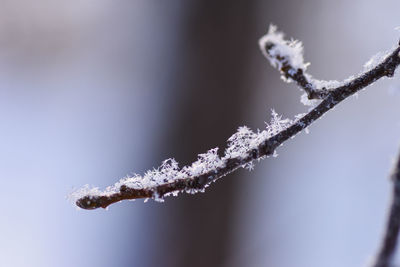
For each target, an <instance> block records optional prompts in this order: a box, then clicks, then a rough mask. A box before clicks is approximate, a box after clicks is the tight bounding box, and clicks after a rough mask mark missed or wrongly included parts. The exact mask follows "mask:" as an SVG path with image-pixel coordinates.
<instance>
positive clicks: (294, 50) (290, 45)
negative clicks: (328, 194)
mask: <svg viewBox="0 0 400 267" xmlns="http://www.w3.org/2000/svg"><path fill="white" fill-rule="evenodd" d="M284 36H285V34H284V33H283V32H279V31H277V27H276V26H275V25H272V24H271V25H270V26H269V30H268V33H267V34H266V35H264V36H263V37H261V39H260V40H259V46H260V49H261V51H262V53H263V54H264V56H265V57H266V58H267V59H268V60H269V62H270V63H271V65H272V66H273V67H275V68H281V67H282V61H281V60H277V59H276V56H279V57H283V58H284V60H283V61H286V62H288V63H289V64H290V65H291V66H292V67H293V68H295V69H303V70H306V69H307V66H308V65H309V63H305V62H304V58H303V44H302V43H301V42H300V41H298V40H294V39H292V40H290V41H288V40H285V39H284ZM268 44H273V45H274V46H273V47H272V48H271V49H269V51H268V53H269V54H268V53H267V51H266V50H265V47H266V46H268Z"/></svg>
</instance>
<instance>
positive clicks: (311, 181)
mask: <svg viewBox="0 0 400 267" xmlns="http://www.w3.org/2000/svg"><path fill="white" fill-rule="evenodd" d="M398 10H400V2H399V1H398V0H392V1H389V0H387V1H384V0H382V1H365V0H353V1H344V0H337V1H311V0H310V1H306V0H303V1H289V0H279V1H278V0H274V1H272V0H271V1H261V0H247V1H228V0H220V1H183V0H169V1H154V0H146V1H145V0H135V1H123V0H116V1H104V0H96V1H94V0H86V1H60V0H37V1H28V0H18V1H15V0H0V132H1V141H0V148H1V149H0V175H1V179H0V188H1V189H0V190H1V191H0V207H1V211H2V212H1V214H2V215H1V220H0V258H1V260H0V265H1V266H7V267H8V266H17V267H19V266H40V267H53V266H58V267H63V266H68V267H70V266H75V267H81V266H82V267H83V266H85V267H87V266H96V267H102V266H121V267H124V266H178V267H179V266H185V267H186V266H233V267H236V266H237V267H241V266H250V267H258V266H274V267H291V266H293V267H295V266H296V267H299V266H305V267H309V266H328V267H329V266H332V267H333V266H335V267H336V266H342V267H345V266H349V267H350V266H365V265H366V264H368V262H369V261H370V260H371V259H372V258H373V256H374V254H375V251H376V249H377V247H378V244H379V240H380V236H381V234H382V231H383V226H384V223H385V215H386V212H387V206H388V203H389V200H390V182H389V179H388V174H389V171H390V168H391V162H392V160H393V158H394V157H395V155H396V151H397V147H398V144H399V141H400V120H399V114H400V105H399V103H400V94H399V93H397V92H398V90H397V88H398V87H399V86H400V81H399V76H395V78H394V79H393V80H385V81H379V82H378V83H376V84H375V85H373V86H371V87H370V88H368V89H367V90H366V91H365V92H364V91H363V92H361V93H360V94H359V97H358V98H356V97H351V98H350V99H348V100H346V101H345V102H344V103H342V104H341V105H339V106H338V107H337V108H335V110H334V111H332V112H330V113H329V114H327V115H326V116H324V117H323V118H322V119H320V120H319V121H318V122H316V123H315V125H313V126H311V128H310V131H311V133H310V134H308V135H306V134H303V133H302V134H300V135H299V136H297V137H296V138H295V139H294V140H290V141H288V142H287V143H286V144H285V145H284V146H283V147H282V148H279V150H278V154H279V157H277V158H271V159H267V160H264V161H262V162H261V163H260V164H257V166H256V169H255V170H254V171H253V172H248V171H245V170H240V171H238V172H237V173H235V174H234V175H230V176H228V177H225V178H224V179H221V180H220V181H218V182H217V183H215V184H213V185H212V186H211V187H210V188H209V189H208V190H207V191H206V192H205V193H204V194H197V195H193V196H192V195H181V196H180V197H178V198H167V199H166V202H165V203H163V204H160V203H155V202H153V201H149V202H147V203H143V202H142V201H135V202H123V203H118V204H115V205H113V206H111V207H110V208H109V210H107V211H105V210H94V211H84V210H76V209H75V207H74V206H73V205H72V204H71V203H70V202H69V201H68V199H67V197H68V195H69V194H70V193H71V192H72V191H73V190H74V189H77V188H79V187H81V186H83V185H84V184H87V183H88V184H91V185H96V186H99V187H101V188H104V187H106V186H108V185H111V184H113V183H114V182H115V181H117V180H118V179H119V178H121V177H124V176H125V175H126V174H129V173H132V172H137V173H143V172H144V171H146V170H147V169H150V168H152V167H156V166H158V165H159V164H160V162H161V161H162V160H164V159H166V158H168V157H175V158H176V160H177V161H178V162H180V163H181V165H184V164H188V163H190V162H191V161H193V160H195V159H196V155H197V154H198V153H202V152H205V151H207V150H208V149H210V148H213V147H216V146H219V147H221V148H223V147H224V144H225V140H226V139H227V138H228V137H229V136H230V135H231V134H232V133H233V132H234V131H235V130H236V129H237V127H238V126H241V125H247V126H250V127H251V128H253V129H256V128H262V127H264V121H269V117H270V115H269V111H270V109H271V108H275V109H276V110H277V112H278V113H279V114H283V116H284V117H290V118H292V117H293V116H294V115H296V114H298V113H302V112H305V111H307V107H304V106H302V104H301V103H300V102H299V97H300V95H301V91H300V90H298V89H297V88H296V86H294V85H292V84H284V83H283V82H282V81H281V80H280V78H279V74H278V73H277V71H276V70H274V69H272V67H270V66H269V64H268V63H267V61H266V60H265V59H264V58H263V56H262V55H261V53H260V52H259V49H258V43H257V42H258V38H259V37H261V36H262V35H263V34H264V33H265V32H266V30H267V28H268V25H269V23H274V24H277V25H278V27H279V28H280V29H281V30H283V31H284V32H286V34H287V35H288V36H289V37H294V38H297V39H300V40H302V41H303V43H304V45H305V58H306V60H307V61H310V62H312V65H311V66H310V68H309V70H310V73H312V74H313V75H314V76H315V77H317V78H321V79H338V80H342V79H345V78H347V77H348V76H350V75H352V74H356V73H358V72H359V71H360V70H361V68H362V65H363V64H364V63H365V62H366V61H367V60H368V59H369V58H370V57H371V56H372V55H374V54H375V53H377V52H379V51H382V50H386V49H389V48H390V47H391V46H393V45H394V44H396V43H397V42H398V39H399V35H400V33H399V32H398V31H395V30H394V28H395V27H396V26H400V17H399V15H398ZM399 262H400V261H399Z"/></svg>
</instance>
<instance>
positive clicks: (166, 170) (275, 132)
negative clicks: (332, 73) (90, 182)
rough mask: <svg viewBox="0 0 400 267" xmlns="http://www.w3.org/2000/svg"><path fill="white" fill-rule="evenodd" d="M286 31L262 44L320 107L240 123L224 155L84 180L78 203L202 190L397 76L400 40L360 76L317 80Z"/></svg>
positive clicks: (88, 205) (212, 152)
mask: <svg viewBox="0 0 400 267" xmlns="http://www.w3.org/2000/svg"><path fill="white" fill-rule="evenodd" d="M283 36H284V35H283V33H280V32H278V31H277V30H276V27H275V26H271V27H270V29H269V32H268V33H267V34H266V35H265V36H264V37H262V38H261V39H260V46H261V49H262V51H263V53H264V55H265V56H266V57H267V59H268V60H269V61H270V63H271V64H272V65H273V66H274V67H276V68H278V69H279V70H280V72H281V73H282V76H283V78H284V79H285V80H286V81H289V82H290V81H295V82H297V84H298V85H299V86H300V87H301V88H302V89H303V90H304V91H305V92H306V94H307V96H308V98H309V99H318V100H320V101H321V102H320V103H319V104H318V105H317V106H316V107H314V108H313V109H312V110H311V111H309V112H308V113H306V114H304V115H300V116H296V119H294V120H290V119H282V118H281V116H279V115H278V114H277V113H276V112H275V111H273V112H272V120H271V122H270V123H269V124H267V127H266V128H265V129H264V130H262V131H260V130H258V131H257V132H253V131H252V130H250V129H249V128H247V127H245V126H244V127H240V128H239V129H238V131H237V132H236V133H235V134H233V135H232V136H231V137H230V138H229V139H228V148H227V149H226V150H225V153H224V156H222V157H220V156H219V155H218V153H217V151H218V148H214V149H211V150H209V151H207V152H206V153H204V154H200V155H199V156H198V159H197V161H195V162H193V163H192V164H191V165H188V166H184V167H182V168H180V167H179V166H178V163H177V162H176V161H175V160H174V159H167V160H165V161H164V162H163V163H162V165H161V166H160V167H159V168H157V169H153V170H150V171H148V172H146V173H145V174H144V175H143V176H139V175H135V176H133V177H126V178H123V179H121V180H120V181H119V182H117V183H116V184H114V185H113V186H110V187H108V188H106V190H105V191H100V190H99V189H98V188H89V186H85V187H84V188H82V189H80V190H78V191H76V192H75V193H73V195H72V197H73V198H74V199H76V202H75V203H76V205H77V206H78V207H80V208H83V209H96V208H100V207H102V208H106V207H107V206H109V205H110V204H112V203H115V202H119V201H121V200H127V199H138V198H146V199H147V198H152V199H154V200H156V201H163V200H164V197H166V196H169V195H174V196H176V195H177V194H178V193H181V192H187V193H192V194H193V193H197V192H203V191H204V190H205V188H207V187H208V186H209V185H210V184H211V183H212V182H215V181H216V180H218V179H219V178H221V177H223V176H225V175H227V174H229V173H231V172H233V171H235V170H237V169H238V168H248V169H252V168H253V164H254V162H255V161H259V160H261V159H263V158H265V157H268V156H271V155H274V153H275V150H276V148H277V147H278V146H280V145H282V144H283V143H284V142H285V141H286V140H288V139H290V138H292V137H294V136H295V135H296V134H297V133H299V132H301V131H302V130H304V129H306V128H307V127H308V126H309V125H310V124H311V123H313V122H314V121H315V120H317V119H318V118H320V117H321V116H322V115H323V114H324V113H326V112H327V111H329V110H330V109H332V108H333V107H334V106H335V105H337V104H338V103H340V102H341V101H342V100H344V99H345V98H347V97H349V96H350V95H352V94H354V93H356V92H357V91H359V90H361V89H363V88H365V87H366V86H368V85H370V84H372V83H373V82H375V81H376V80H378V79H380V78H382V77H385V76H386V77H392V76H393V74H394V71H395V69H396V68H397V66H398V65H399V64H400V57H399V52H400V47H399V46H397V47H395V48H393V49H392V51H391V52H389V53H386V54H384V56H381V57H380V61H378V62H376V60H374V61H373V63H370V64H369V65H368V69H367V70H365V71H364V73H362V74H360V75H358V76H357V77H352V78H350V79H348V80H346V81H344V82H341V83H339V82H324V81H318V80H315V79H313V78H312V77H311V75H309V74H306V72H305V71H306V68H307V66H308V64H307V63H304V59H303V46H302V44H301V42H299V41H293V40H292V41H287V40H284V39H283Z"/></svg>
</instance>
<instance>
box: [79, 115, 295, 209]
mask: <svg viewBox="0 0 400 267" xmlns="http://www.w3.org/2000/svg"><path fill="white" fill-rule="evenodd" d="M293 122H294V121H292V120H290V119H282V116H281V115H279V114H278V113H276V112H275V110H272V111H271V121H270V123H266V128H265V129H264V130H262V131H260V130H257V132H253V131H252V130H251V129H249V128H248V127H246V126H242V127H239V128H238V130H237V132H236V133H234V134H233V135H232V136H231V137H230V138H229V139H228V146H227V148H226V150H225V155H224V156H223V157H222V158H221V157H220V156H219V155H218V148H213V149H210V150H208V151H207V152H206V153H203V154H199V155H198V159H197V160H196V161H195V162H193V163H192V164H191V165H188V166H184V167H183V168H179V165H178V162H177V161H176V160H175V159H172V158H170V159H167V160H164V161H163V162H162V164H161V165H160V167H158V168H155V169H152V170H149V171H147V172H146V173H145V174H144V175H143V176H140V175H137V174H134V175H133V176H132V177H129V176H128V177H125V178H122V179H121V180H120V181H118V182H117V183H115V184H114V185H113V186H110V187H107V188H106V190H104V191H100V190H99V188H97V187H94V188H91V187H89V186H88V185H86V186H84V187H83V188H81V189H80V190H78V191H75V192H74V193H73V194H71V198H72V199H74V200H77V199H79V198H81V197H84V196H109V195H112V194H115V193H119V192H120V189H121V186H126V187H127V188H131V189H146V190H150V191H151V192H152V196H151V198H152V199H154V200H155V201H159V202H162V201H164V200H163V197H164V196H168V195H173V196H176V195H178V193H179V192H180V191H178V190H177V191H173V192H170V193H168V194H165V195H164V196H160V195H159V193H158V192H157V189H156V188H157V186H159V185H164V184H168V183H173V182H174V181H175V180H177V179H193V178H195V177H199V176H201V175H205V174H210V175H209V176H208V177H207V179H208V180H207V183H206V185H205V186H204V187H207V186H208V184H209V183H210V182H211V181H213V180H214V177H215V175H216V174H217V173H218V170H219V169H221V168H224V167H225V165H226V163H227V161H228V160H229V159H233V158H236V159H244V158H246V157H248V156H249V155H250V152H251V151H252V149H256V148H257V147H259V146H260V144H262V143H263V142H265V141H266V140H267V139H268V138H270V137H272V136H273V135H275V134H277V133H279V132H281V131H282V130H284V129H286V128H287V127H289V126H290V125H291V124H292V123H293ZM273 156H274V157H276V156H277V154H276V152H274V154H273ZM241 167H243V168H247V169H249V170H252V169H253V168H254V163H253V162H248V163H246V164H244V165H242V166H241ZM184 191H186V192H187V193H191V194H194V193H197V192H204V188H202V189H187V190H184ZM146 201H147V200H145V202H146Z"/></svg>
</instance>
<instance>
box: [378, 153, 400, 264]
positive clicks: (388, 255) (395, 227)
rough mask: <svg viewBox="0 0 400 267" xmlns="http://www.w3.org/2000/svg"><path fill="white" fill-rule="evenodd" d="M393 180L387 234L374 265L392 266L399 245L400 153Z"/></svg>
mask: <svg viewBox="0 0 400 267" xmlns="http://www.w3.org/2000/svg"><path fill="white" fill-rule="evenodd" d="M392 180H393V193H392V204H391V207H390V212H389V215H388V221H387V224H386V230H385V234H384V236H383V239H382V244H381V247H380V250H379V253H378V256H377V258H376V260H375V263H374V265H373V266H374V267H389V266H391V263H392V260H393V257H394V254H395V249H396V246H397V239H398V235H399V230H400V153H399V155H398V159H397V162H396V164H395V166H394V169H393V173H392Z"/></svg>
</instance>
